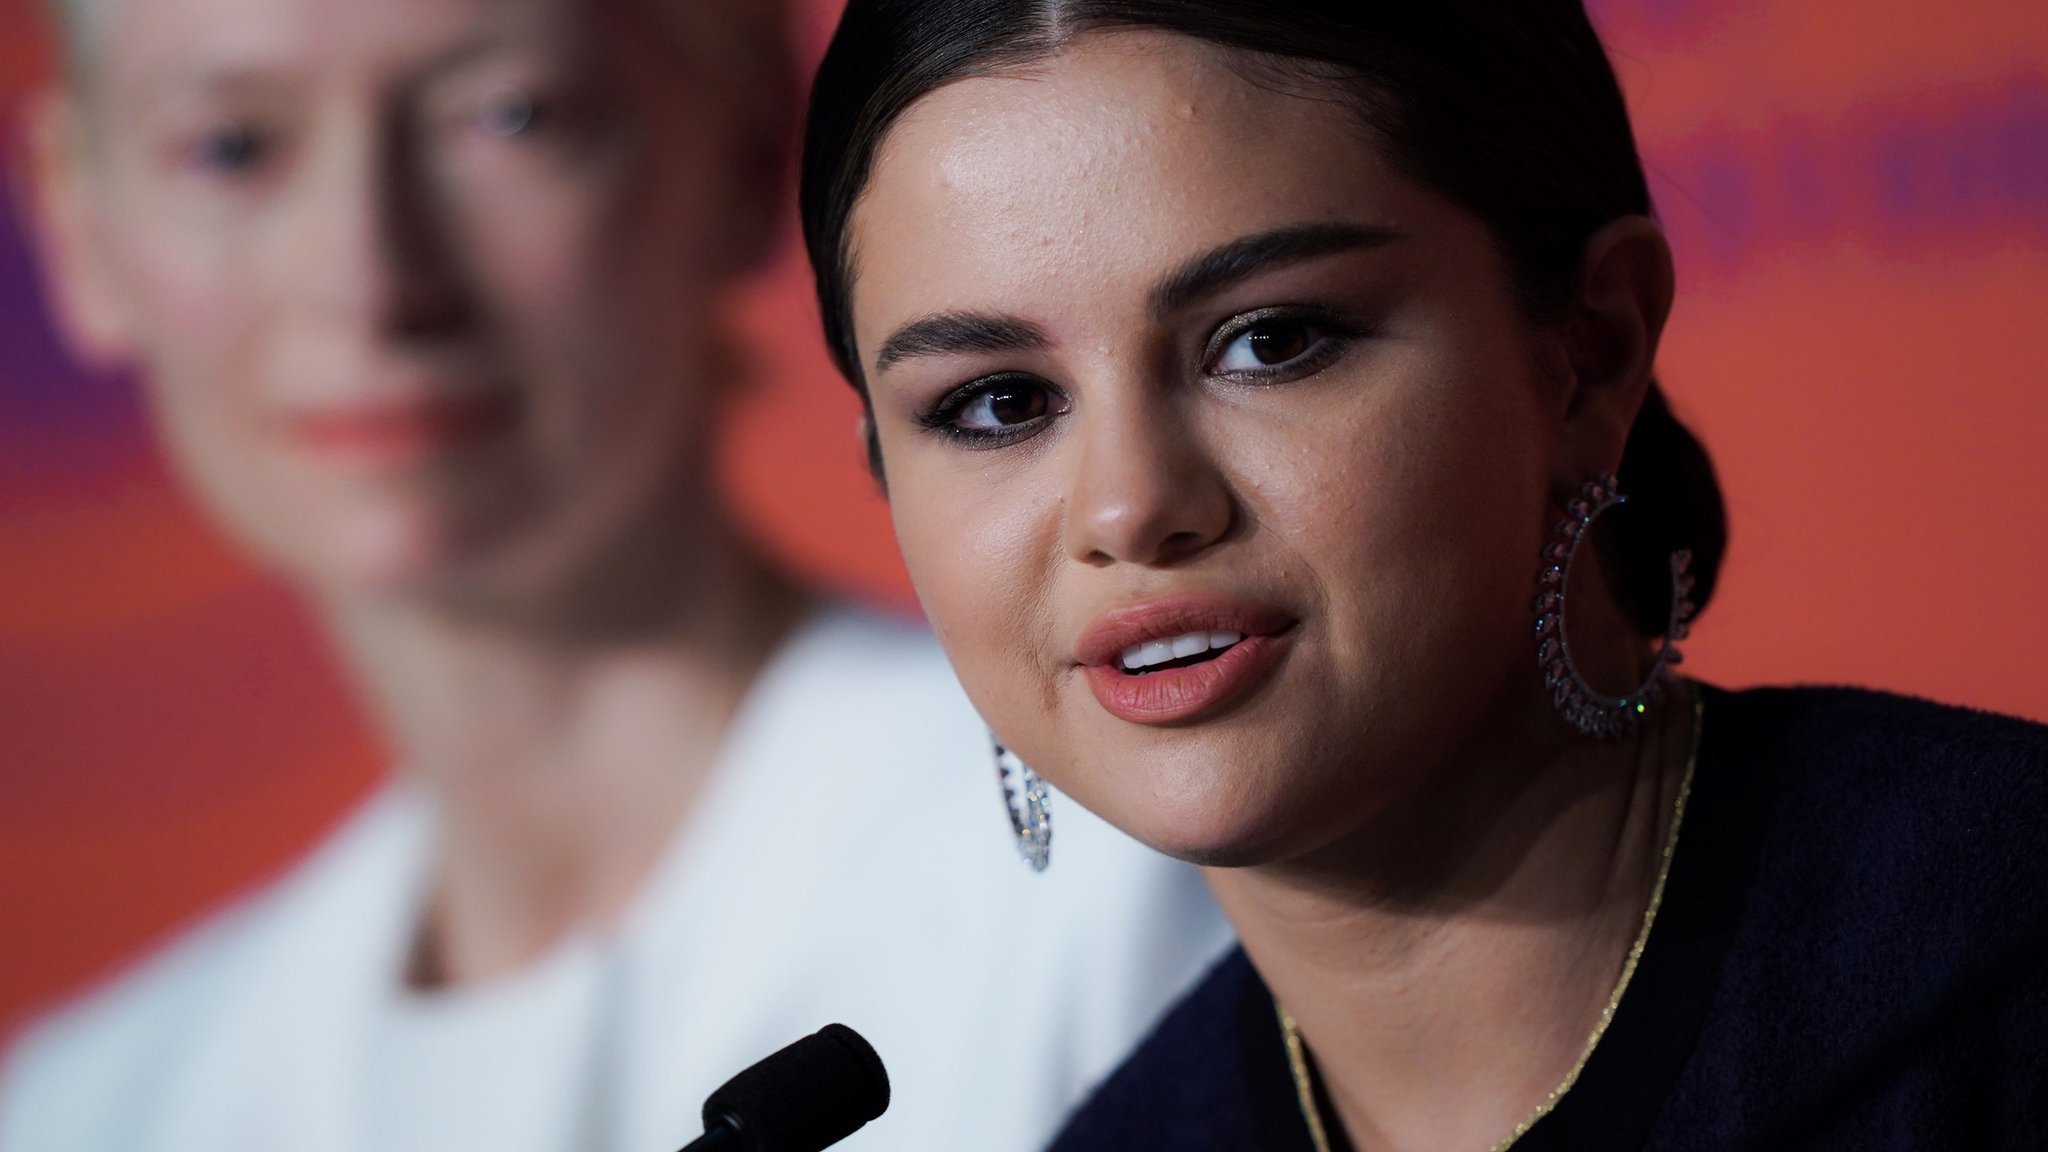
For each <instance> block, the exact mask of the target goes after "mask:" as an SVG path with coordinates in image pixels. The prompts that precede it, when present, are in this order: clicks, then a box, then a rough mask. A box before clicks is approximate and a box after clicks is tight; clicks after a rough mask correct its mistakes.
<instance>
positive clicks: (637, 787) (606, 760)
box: [326, 519, 805, 986]
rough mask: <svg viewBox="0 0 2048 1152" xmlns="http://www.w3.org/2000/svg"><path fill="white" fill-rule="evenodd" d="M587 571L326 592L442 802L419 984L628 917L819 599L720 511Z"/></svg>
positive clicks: (353, 654) (405, 756) (419, 936)
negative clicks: (729, 730) (487, 595)
mask: <svg viewBox="0 0 2048 1152" xmlns="http://www.w3.org/2000/svg"><path fill="white" fill-rule="evenodd" d="M707 528H708V530H707ZM653 535H655V534H648V536H653ZM587 567H588V570H587V571H586V572H585V573H583V574H582V575H581V576H580V577H579V578H577V579H574V580H567V581H562V582H560V585H559V586H558V587H557V588H555V589H554V590H552V591H550V592H549V594H547V595H544V596H539V597H530V598H527V599H526V600H525V601H523V602H522V603H521V604H520V606H519V607H517V608H514V609H507V608H502V607H499V608H480V607H478V606H477V605H475V604H473V603H467V604H453V603H449V602H447V601H446V600H442V599H434V600H425V599H410V598H408V599H402V600H401V599H396V598H391V599H381V600H374V601H372V600H354V601H332V602H329V603H328V604H327V606H326V607H327V613H326V617H327V622H328V624H329V626H330V628H331V630H332V631H333V632H334V633H335V635H336V637H337V639H338V641H339V643H340V647H341V648H342V650H343V651H344V652H345V653H346V654H347V656H348V658H349V659H350V661H351V662H352V664H353V665H354V669H355V671H356V673H357V678H358V680H359V681H360V682H361V683H362V684H363V685H364V686H365V687H366V689H367V695H368V698H369V702H370V704H371V707H372V709H373V710H374V712H375V713H376V714H377V716H378V718H379V719H380V720H381V722H382V726H383V728H384V729H385V731H386V732H387V734H388V735H389V737H390V739H391V740H392V742H393V743H394V745H395V746H396V749H397V751H398V753H399V758H400V762H401V763H402V765H403V769H402V771H403V772H404V773H406V774H407V775H408V776H410V777H412V778H414V779H416V780H418V781H419V782H421V783H422V784H423V785H424V786H425V787H426V788H427V790H428V791H429V792H430V793H431V794H432V795H433V796H434V798H435V802H436V803H435V813H436V821H437V825H436V828H435V836H434V848H433V852H434V856H433V859H432V864H431V867H432V876H431V881H430V884H429V887H428V892H427V899H426V901H425V903H424V906H423V907H424V916H423V920H422V923H421V924H420V926H419V930H418V932H417V933H416V939H415V947H414V952H413V962H412V967H411V979H412V980H413V982H414V983H415V984H416V985H419V986H438V985H445V984H455V983H462V982H468V981H476V980H483V979H488V978H491V977H493V976H497V975H502V974H505V973H507V972H510V971H512V970H515V969H517V968H519V967H521V966H523V965H525V964H527V963H529V962H531V961H532V960H533V959H534V958H536V957H537V956H538V955H540V954H541V953H543V952H545V951H546V950H547V949H548V948H550V947H551V946H553V945H554V944H555V943H556V942H558V941H560V940H561V939H562V938H564V937H565V936H567V935H569V934H570V933H572V932H576V931H579V930H592V929H595V930H603V929H605V928H607V927H610V926H611V925H612V924H613V923H614V922H616V920H617V919H618V918H619V917H620V916H621V915H623V913H624V912H625V910H626V909H627V907H628V906H629V904H630V902H631V900H632V897H633V896H634V894H635V893H636V892H637V891H638V890H639V888H640V887H641V885H642V883H643V882H644V880H645V879H646V877H647V876H648V874H649V873H650V872H651V871H652V869H653V868H654V866H655V865H656V863H658V862H659V860H660V859H661V858H662V857H663V855H664V854H665V852H666V851H667V848H668V845H669V844H670V843H671V841H672V840H673V839H674V837H675V835H676V834H677V832H678V830H679V829H680V828H682V827H683V826H684V825H685V823H686V820H687V818H688V815H689V812H690V810H691V807H692V804H693V802H694V800H695V799H696V797H697V796H698V794H699V792H700V786H701V785H702V784H703V782H704V779H705V777H706V776H707V775H708V773H709V771H710V769H711V767H712V765H713V763H714V757H715V755H716V753H717V751H718V748H719V746H720V742H721V739H722V738H723V736H724V734H725V730H726V727H727V725H728V723H729V722H730V720H731V718H732V715H733V713H734V711H735V710H736V709H737V708H738V706H739V704H740V701H741V700H742V698H743V697H744V695H745V693H746V690H747V688H748V687H749V686H750V684H751V683H752V681H753V679H754V676H755V674H756V673H757V672H758V671H759V669H760V667H761V665H762V664H763V663H764V662H765V661H766V659H767V658H768V656H769V655H770V654H771V653H772V652H773V650H774V649H775V647H776V646H777V645H778V644H779V643H780V641H781V640H782V638H783V636H784V635H785V633H786V632H787V631H788V629H789V627H790V626H791V624H792V623H793V622H794V621H795V620H796V618H797V617H798V616H799V615H800V614H801V612H802V611H803V609H804V606H805V605H804V601H803V598H802V596H801V595H800V594H799V593H798V592H797V591H796V590H795V589H794V588H792V587H791V586H790V585H789V584H788V583H787V582H786V581H785V580H784V579H783V578H782V577H780V576H779V575H778V574H777V573H775V572H774V571H773V569H771V568H770V567H768V566H767V565H766V564H765V563H763V562H762V561H761V560H760V559H759V558H758V556H757V555H756V554H755V553H754V552H753V551H752V550H751V549H749V548H748V547H747V546H746V545H745V544H744V543H742V542H741V540H740V538H739V536H738V534H737V533H736V532H734V531H732V530H730V529H729V528H728V527H727V526H726V525H725V524H724V522H723V521H718V520H713V521H711V522H710V523H709V524H708V525H707V523H706V522H705V521H704V520H701V519H700V520H699V521H698V522H697V523H695V524H693V525H692V526H691V529H690V531H689V532H688V533H687V536H686V538H685V534H683V533H673V534H668V535H666V536H665V537H662V538H659V539H648V538H647V537H641V538H639V539H636V541H635V542H634V543H633V544H632V545H631V546H629V547H625V548H620V549H615V550H613V552H612V553H611V554H609V555H607V556H606V557H604V559H603V561H602V562H600V563H594V564H592V565H589V566H587Z"/></svg>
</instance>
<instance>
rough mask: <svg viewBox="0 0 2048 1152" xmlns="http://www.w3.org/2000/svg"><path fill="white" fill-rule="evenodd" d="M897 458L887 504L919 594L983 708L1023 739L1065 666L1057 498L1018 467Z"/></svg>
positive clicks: (993, 720) (1039, 719)
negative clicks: (977, 471)
mask: <svg viewBox="0 0 2048 1152" xmlns="http://www.w3.org/2000/svg"><path fill="white" fill-rule="evenodd" d="M886 451H888V449H887V448H885V452H886ZM902 457H903V454H902V453H898V454H897V455H894V456H890V457H889V459H890V461H891V469H890V490H891V492H892V496H891V498H890V510H891V514H892V516H893V517H894V520H895V524H896V533H897V542H898V544H899V545H900V547H901V548H902V551H903V557H904V563H905V565H906V566H907V568H908V569H909V572H910V577H911V582H912V584H913V585H914V586H915V587H916V589H917V594H918V599H919V602H920V603H921V604H922V605H923V606H924V609H925V613H926V615H927V616H928V617H929V618H930V620H931V622H932V626H933V628H934V629H935V630H936V632H937V633H938V636H939V639H940V641H941V643H942V644H943V645H944V646H945V648H946V652H947V655H948V656H949V657H950V658H951V659H952V661H953V664H954V667H955V668H956V670H957V671H958V672H959V675H960V680H961V683H962V685H963V686H964V687H965V688H966V689H967V692H968V695H969V697H970V698H972V699H973V700H974V702H975V704H976V706H977V707H978V708H979V709H980V710H981V712H982V715H983V716H984V717H985V718H987V720H988V721H989V722H990V723H991V724H992V725H994V726H995V727H996V728H997V730H998V731H1001V732H1002V733H1003V734H1004V735H1005V736H1006V737H1007V738H1009V739H1011V740H1014V741H1018V742H1025V741H1026V739H1027V736H1028V731H1029V730H1031V729H1033V728H1035V727H1036V726H1037V725H1038V724H1040V723H1041V722H1042V721H1043V719H1044V717H1045V715H1046V714H1047V712H1048V711H1049V710H1050V708H1051V707H1052V701H1053V696H1052V692H1053V687H1054V685H1053V682H1052V676H1053V675H1054V673H1055V671H1056V670H1057V669H1058V668H1059V667H1061V666H1063V664H1064V661H1063V659H1062V658H1061V654H1060V653H1059V652H1058V651H1056V650H1055V649H1054V645H1053V628H1052V620H1051V617H1050V615H1049V609H1048V603H1047V594H1046V593H1047V587H1048V582H1049V580H1050V579H1051V576H1052V568H1053V565H1054V563H1055V562H1056V560H1057V553H1056V548H1055V546H1054V545H1055V537H1054V535H1053V533H1054V532H1055V531H1056V528H1055V525H1056V522H1057V521H1056V516H1057V510H1058V501H1057V498H1056V497H1054V496H1051V495H1050V494H1049V493H1046V492H1044V491H1041V490H1039V489H1036V488H1034V487H1032V486H1031V485H1030V484H1029V482H1028V481H1026V480H1024V479H1023V478H1021V477H1019V476H1016V475H1009V476H1007V477H1006V478H1005V479H1003V480H992V479H988V478H986V477H974V476H969V477H963V476H962V475H960V474H959V473H958V472H957V471H953V470H950V469H949V470H947V471H946V474H944V475H940V474H939V473H938V472H936V471H927V470H924V469H920V468H918V467H917V466H916V465H915V464H914V463H912V462H910V461H906V460H904V459H903V458H902Z"/></svg>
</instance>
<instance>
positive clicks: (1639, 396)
mask: <svg viewBox="0 0 2048 1152" xmlns="http://www.w3.org/2000/svg"><path fill="white" fill-rule="evenodd" d="M1673 285H1674V279H1673V273H1672V267H1671V246H1670V244H1668V243H1666V242H1665V239H1664V232H1663V229H1661V228H1659V227H1658V226H1657V223H1656V221H1654V220H1651V219H1650V218H1648V217H1646V216H1625V217H1623V218H1621V219H1619V220H1615V221H1613V222H1611V223H1609V224H1608V225H1607V226H1606V227H1604V228H1602V229H1600V231H1598V232H1596V233H1594V235H1593V238H1592V239H1591V240H1589V241H1587V242H1586V254H1585V259H1584V262H1583V272H1582V274H1581V276H1580V280H1579V291H1578V295H1577V297H1576V298H1575V299H1574V300H1573V302H1572V305H1571V309H1570V312H1569V314H1568V315H1567V317H1566V322H1565V331H1564V345H1565V347H1564V351H1565V355H1566V357H1567V359H1568V362H1569V367H1570V376H1569V386H1570V387H1569V395H1568V397H1567V400H1566V407H1565V443H1564V451H1563V452H1562V453H1561V454H1560V456H1559V460H1558V467H1559V469H1560V474H1559V475H1558V476H1555V477H1553V478H1552V479H1553V483H1554V484H1555V486H1556V489H1557V490H1558V491H1560V492H1570V491H1573V490H1575V489H1577V488H1578V487H1579V486H1580V485H1581V484H1584V483H1585V482H1586V481H1587V480H1588V479H1590V478H1591V477H1593V476H1597V475H1599V474H1601V473H1604V472H1616V471H1619V470H1620V467H1621V454H1622V449H1623V448H1624V447H1626V446H1627V444H1628V433H1629V429H1630V428H1632V427H1634V425H1635V421H1636V413H1637V411H1638V410H1640V409H1641V408H1642V406H1643V397H1644V395H1645V394H1647V393H1648V391H1649V388H1650V381H1651V378H1652V375H1653V374H1654V372H1655V369H1656V364H1657V345H1658V342H1659V341H1660V340H1662V338H1663V335H1664V321H1665V320H1666V319H1667V318H1668V317H1669V316H1670V314H1671V297H1672V292H1673Z"/></svg>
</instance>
